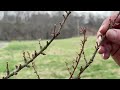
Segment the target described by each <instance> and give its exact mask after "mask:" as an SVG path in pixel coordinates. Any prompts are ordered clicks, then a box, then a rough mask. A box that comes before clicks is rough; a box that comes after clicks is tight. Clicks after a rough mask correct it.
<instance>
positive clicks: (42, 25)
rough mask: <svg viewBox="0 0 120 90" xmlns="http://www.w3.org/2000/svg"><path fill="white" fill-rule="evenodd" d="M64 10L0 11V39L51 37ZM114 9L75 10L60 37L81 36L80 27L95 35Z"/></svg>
mask: <svg viewBox="0 0 120 90" xmlns="http://www.w3.org/2000/svg"><path fill="white" fill-rule="evenodd" d="M63 13H64V12H63V11H0V40H2V41H10V40H36V39H39V38H41V39H49V38H51V32H52V30H53V25H54V24H55V23H57V24H59V22H60V21H61V19H62V18H63V17H62V14H63ZM111 13H112V11H73V13H72V15H71V16H70V17H69V19H68V21H67V22H66V24H65V27H64V29H63V31H62V34H61V35H60V36H59V37H58V38H62V39H63V38H71V37H76V36H79V28H80V27H82V26H84V27H86V28H87V29H88V31H87V33H88V35H95V34H96V32H97V31H98V28H99V27H100V25H101V23H102V22H103V20H104V19H105V18H106V17H107V16H109V15H110V14H111Z"/></svg>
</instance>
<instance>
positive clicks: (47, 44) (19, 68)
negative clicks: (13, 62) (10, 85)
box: [3, 11, 71, 79]
mask: <svg viewBox="0 0 120 90" xmlns="http://www.w3.org/2000/svg"><path fill="white" fill-rule="evenodd" d="M70 14H71V12H70V11H67V12H66V15H64V16H65V17H64V19H63V21H62V22H60V25H59V28H58V30H55V31H57V32H56V33H55V34H54V36H53V37H52V39H51V40H50V41H47V43H46V45H45V46H44V47H43V48H42V49H41V50H40V51H39V52H37V51H35V53H34V54H32V58H31V59H30V60H29V61H27V62H26V63H25V64H23V65H21V64H20V65H19V66H18V67H17V68H16V69H15V70H14V71H12V72H11V73H10V74H9V75H7V76H5V77H3V79H8V78H10V77H12V76H14V75H15V74H16V73H18V72H19V71H21V70H22V69H23V68H25V67H26V66H28V64H30V63H31V62H33V61H34V60H35V59H36V58H37V57H38V56H39V55H40V54H43V52H44V51H45V50H46V49H47V48H48V46H49V45H50V44H51V43H52V42H53V40H54V39H55V38H56V37H57V36H58V35H59V34H60V32H61V30H62V28H63V25H64V24H65V22H66V20H67V18H68V17H69V15H70ZM54 27H55V26H54Z"/></svg>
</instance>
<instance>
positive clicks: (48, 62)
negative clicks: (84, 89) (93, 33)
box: [0, 37, 120, 79]
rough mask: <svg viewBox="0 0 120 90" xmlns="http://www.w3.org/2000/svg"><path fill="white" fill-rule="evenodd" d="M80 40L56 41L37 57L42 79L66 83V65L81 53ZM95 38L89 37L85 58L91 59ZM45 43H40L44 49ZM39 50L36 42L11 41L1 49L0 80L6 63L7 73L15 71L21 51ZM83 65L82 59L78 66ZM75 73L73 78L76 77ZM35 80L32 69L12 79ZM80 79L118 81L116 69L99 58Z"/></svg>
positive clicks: (98, 56) (119, 74)
mask: <svg viewBox="0 0 120 90" xmlns="http://www.w3.org/2000/svg"><path fill="white" fill-rule="evenodd" d="M80 39H82V37H80V38H70V39H61V40H55V41H54V42H53V43H52V44H51V45H50V47H48V49H47V50H46V51H45V53H46V54H47V55H46V56H39V57H37V58H36V59H35V64H36V69H37V71H38V73H39V75H40V78H41V79H67V78H69V73H68V71H67V69H66V65H65V62H68V63H69V65H71V63H72V60H74V59H75V57H76V55H77V54H76V52H79V50H80ZM95 42H96V38H95V37H88V41H87V43H86V46H85V54H86V58H87V59H90V57H91V56H92V54H93V52H94V50H95V49H94V46H95ZM45 43H46V41H42V42H41V44H42V45H44V44H45ZM34 50H37V51H38V50H39V44H38V41H37V40H36V41H12V42H10V43H9V44H8V46H6V47H4V48H1V49H0V78H2V77H3V76H5V75H6V62H9V68H10V70H14V68H15V65H18V64H20V63H23V62H24V61H23V57H22V56H23V55H22V53H23V51H29V52H30V53H33V52H34ZM80 64H84V61H83V59H81V63H80ZM77 72H78V70H77ZM77 72H76V74H77ZM12 78H13V79H36V78H37V77H36V74H35V73H34V71H33V68H32V67H31V68H24V69H23V70H21V71H20V72H19V73H18V75H16V76H13V77H11V79H12ZM82 78H83V79H118V78H120V68H119V66H118V65H117V64H116V63H115V62H114V61H113V60H112V59H111V58H110V59H109V60H103V59H102V58H101V56H100V55H99V54H97V55H96V57H95V60H94V62H93V63H92V64H91V66H90V67H89V68H88V69H87V70H86V71H85V72H84V73H83V74H82Z"/></svg>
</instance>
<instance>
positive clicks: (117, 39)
mask: <svg viewBox="0 0 120 90" xmlns="http://www.w3.org/2000/svg"><path fill="white" fill-rule="evenodd" d="M106 37H107V39H108V40H109V41H111V42H113V43H115V44H119V45H120V29H109V30H108V31H107V33H106Z"/></svg>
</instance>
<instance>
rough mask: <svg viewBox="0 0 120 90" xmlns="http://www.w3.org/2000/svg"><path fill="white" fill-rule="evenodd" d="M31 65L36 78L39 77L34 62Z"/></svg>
mask: <svg viewBox="0 0 120 90" xmlns="http://www.w3.org/2000/svg"><path fill="white" fill-rule="evenodd" d="M32 67H33V69H34V73H35V74H36V75H37V78H38V79H40V76H39V74H38V72H37V70H36V68H35V62H32Z"/></svg>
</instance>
